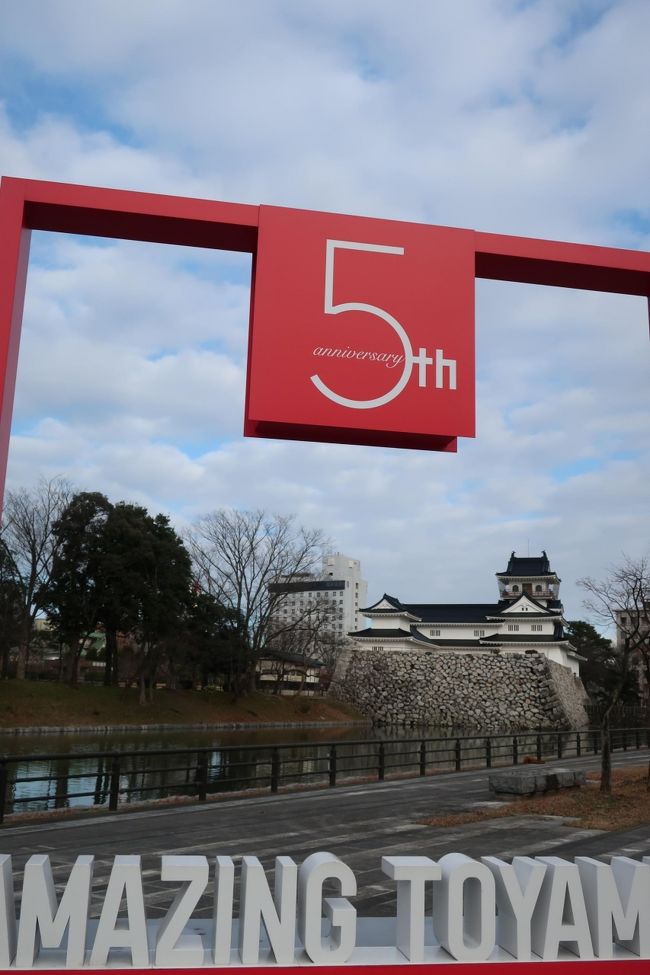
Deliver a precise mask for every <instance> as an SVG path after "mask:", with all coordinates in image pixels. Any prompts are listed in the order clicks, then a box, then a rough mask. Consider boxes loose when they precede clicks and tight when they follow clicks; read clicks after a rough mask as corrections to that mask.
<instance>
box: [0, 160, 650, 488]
mask: <svg viewBox="0 0 650 975" xmlns="http://www.w3.org/2000/svg"><path fill="white" fill-rule="evenodd" d="M259 215H260V207H257V206H248V205H244V204H236V203H219V202H216V201H213V200H196V199H190V198H187V197H175V196H162V195H159V194H153V193H136V192H132V191H127V190H112V189H102V188H98V187H91V186H76V185H70V184H66V183H50V182H42V181H37V180H27V179H15V178H10V177H3V179H2V181H1V182H0V403H1V413H0V490H1V489H2V488H3V486H4V480H5V474H6V463H7V453H8V448H9V434H10V427H11V416H12V411H13V398H14V389H15V381H16V368H17V361H18V346H19V341H20V326H21V321H22V311H23V304H24V296H25V283H26V276H27V260H28V254H29V236H30V231H31V230H49V231H60V232H64V233H73V234H82V235H84V234H85V235H92V236H100V237H116V238H124V239H127V240H143V241H152V242H156V243H165V244H184V245H188V246H192V247H208V248H213V249H217V250H233V251H243V252H247V253H250V254H253V255H254V256H255V255H256V253H257V242H258V226H259ZM464 233H467V234H471V235H472V236H473V240H474V249H475V257H476V277H480V278H492V279H496V280H500V281H519V282H525V283H528V284H545V285H554V286H557V287H565V288H578V289H588V290H592V291H608V292H615V293H619V294H632V295H644V296H646V297H647V298H648V299H650V253H646V252H645V251H630V250H622V249H618V248H610V247H595V246H592V245H588V244H569V243H562V242H559V241H549V240H536V239H533V238H526V237H508V236H502V235H497V234H487V233H480V232H473V231H465V232H464ZM322 437H323V439H324V440H337V439H341V438H340V437H339V436H338V435H337V431H336V430H335V429H325V430H323V431H322ZM403 446H414V444H410V443H408V442H406V441H405V442H404V443H403ZM447 449H449V445H447Z"/></svg>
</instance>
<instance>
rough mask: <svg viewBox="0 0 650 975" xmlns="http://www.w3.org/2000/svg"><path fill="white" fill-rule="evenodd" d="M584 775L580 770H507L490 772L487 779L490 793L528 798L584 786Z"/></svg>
mask: <svg viewBox="0 0 650 975" xmlns="http://www.w3.org/2000/svg"><path fill="white" fill-rule="evenodd" d="M585 781H586V773H585V772H584V771H583V770H582V769H567V768H558V769H548V770H545V771H543V772H540V771H539V770H538V769H535V770H534V771H532V770H530V769H514V770H513V769H508V771H507V772H491V773H490V775H489V777H488V785H489V788H490V792H494V793H496V794H499V795H503V794H505V795H511V796H529V795H533V794H534V793H536V792H555V791H557V790H558V789H572V788H575V787H576V786H581V785H584V784H585Z"/></svg>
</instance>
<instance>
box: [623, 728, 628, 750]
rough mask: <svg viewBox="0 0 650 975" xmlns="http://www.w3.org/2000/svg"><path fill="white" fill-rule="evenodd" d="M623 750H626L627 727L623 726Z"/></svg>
mask: <svg viewBox="0 0 650 975" xmlns="http://www.w3.org/2000/svg"><path fill="white" fill-rule="evenodd" d="M623 751H624V752H626V751H627V728H623Z"/></svg>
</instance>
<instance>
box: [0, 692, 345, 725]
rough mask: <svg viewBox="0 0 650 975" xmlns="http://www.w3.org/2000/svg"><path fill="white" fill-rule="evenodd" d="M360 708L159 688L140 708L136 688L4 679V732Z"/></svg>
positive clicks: (321, 715)
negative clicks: (18, 729) (11, 729)
mask: <svg viewBox="0 0 650 975" xmlns="http://www.w3.org/2000/svg"><path fill="white" fill-rule="evenodd" d="M360 717H361V716H360V715H359V714H358V712H356V711H355V710H354V708H352V707H350V706H348V705H346V704H341V703H340V702H336V701H333V700H331V699H330V698H322V697H301V696H296V697H279V696H274V695H271V694H250V695H247V696H246V697H244V698H240V700H238V701H233V699H232V695H230V694H225V693H209V694H204V693H202V692H200V691H169V690H164V689H161V690H158V691H156V693H155V697H154V701H153V704H147V705H144V706H143V705H139V704H138V692H137V691H136V690H135V689H134V688H123V687H91V686H89V685H84V684H81V685H80V686H79V687H68V686H67V685H66V684H57V683H53V682H49V681H47V682H46V681H42V682H36V681H17V680H6V681H0V728H33V727H55V728H56V727H81V726H85V727H87V726H92V725H109V726H111V725H160V724H170V725H183V724H207V725H211V724H241V723H245V724H256V723H259V724H271V723H276V722H277V723H280V724H282V723H288V722H291V723H294V722H301V723H312V722H320V721H322V722H334V721H342V722H347V723H350V722H352V721H355V720H359V719H360Z"/></svg>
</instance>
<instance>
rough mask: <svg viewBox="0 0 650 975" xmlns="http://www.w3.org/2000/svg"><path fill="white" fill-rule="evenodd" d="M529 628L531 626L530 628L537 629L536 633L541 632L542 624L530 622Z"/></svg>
mask: <svg viewBox="0 0 650 975" xmlns="http://www.w3.org/2000/svg"><path fill="white" fill-rule="evenodd" d="M530 628H531V630H537V632H538V633H541V631H542V624H541V623H531V624H530Z"/></svg>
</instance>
